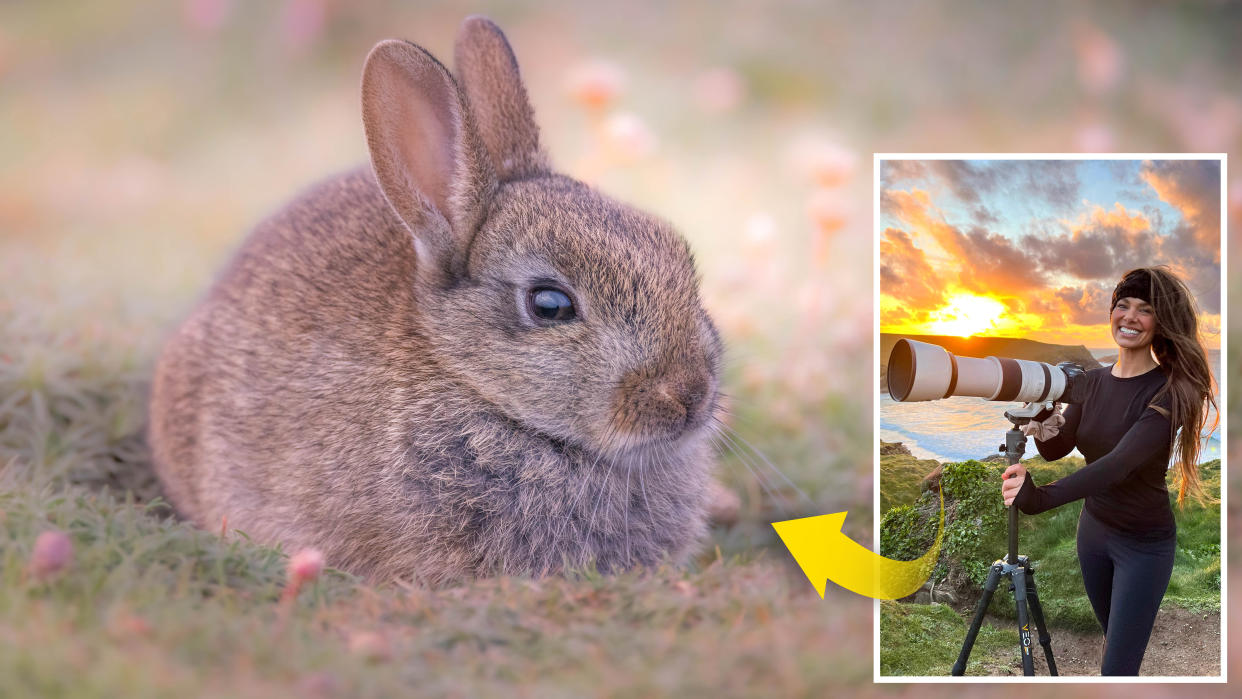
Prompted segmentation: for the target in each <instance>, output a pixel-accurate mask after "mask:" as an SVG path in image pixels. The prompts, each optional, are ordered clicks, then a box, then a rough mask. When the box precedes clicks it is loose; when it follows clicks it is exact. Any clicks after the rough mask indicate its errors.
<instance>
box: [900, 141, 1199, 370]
mask: <svg viewBox="0 0 1242 699" xmlns="http://www.w3.org/2000/svg"><path fill="white" fill-rule="evenodd" d="M1220 176H1221V175H1220V162H1219V161H1217V160H1161V161H1140V160H1056V161H1050V160H885V161H882V162H881V164H880V186H881V191H880V231H881V233H880V329H881V331H882V332H897V333H909V334H935V335H991V336H1001V337H1025V338H1028V339H1032V340H1040V341H1044V342H1055V343H1062V344H1083V345H1086V346H1087V347H1092V348H1104V347H1110V346H1112V345H1113V342H1112V340H1111V338H1110V335H1109V332H1108V314H1109V302H1110V299H1111V296H1112V290H1113V287H1114V286H1116V284H1117V281H1118V280H1119V279H1120V278H1121V275H1122V273H1124V272H1125V271H1126V270H1129V269H1133V268H1134V267H1146V266H1151V265H1155V264H1167V265H1169V266H1170V267H1171V268H1172V269H1173V271H1174V272H1175V273H1177V274H1178V275H1179V276H1180V277H1181V278H1182V279H1183V280H1184V281H1185V282H1186V283H1187V285H1188V286H1189V287H1190V290H1191V291H1192V292H1193V293H1194V294H1195V296H1196V299H1197V300H1198V303H1199V308H1200V311H1201V312H1202V316H1201V317H1200V327H1201V328H1202V329H1203V331H1204V340H1205V341H1206V342H1207V344H1208V346H1209V347H1212V348H1217V347H1219V346H1220V319H1221V316H1220V303H1221V300H1220V259H1221V256H1220V241H1221V220H1220V211H1221V202H1220Z"/></svg>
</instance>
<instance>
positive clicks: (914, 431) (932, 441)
mask: <svg viewBox="0 0 1242 699" xmlns="http://www.w3.org/2000/svg"><path fill="white" fill-rule="evenodd" d="M1091 354H1092V356H1094V357H1095V358H1096V359H1097V360H1105V359H1108V361H1101V363H1103V364H1106V365H1107V364H1110V363H1111V359H1109V358H1111V357H1115V356H1116V354H1117V349H1116V348H1115V347H1114V348H1112V349H1099V350H1091ZM1208 361H1209V362H1210V363H1211V365H1212V372H1213V375H1215V376H1216V377H1217V380H1218V381H1219V379H1220V375H1221V374H1220V351H1219V350H1208ZM1216 402H1217V403H1218V404H1219V403H1220V395H1219V393H1218V394H1217V396H1216ZM1015 405H1017V404H1016V403H1004V402H993V401H988V400H983V399H982V398H969V397H962V396H954V397H952V398H945V399H943V400H933V401H921V402H915V403H898V402H897V401H895V400H893V399H892V398H890V397H889V395H888V392H887V391H881V392H880V439H881V440H883V441H885V442H901V443H902V444H904V445H905V446H906V448H908V449H909V450H910V453H911V454H913V455H914V456H915V457H917V458H920V459H935V460H937V461H965V460H967V459H982V458H984V457H986V456H989V455H992V454H995V453H997V452H998V451H999V449H998V447H999V446H1000V445H1001V444H1003V443H1004V442H1005V433H1006V432H1008V431H1009V428H1010V427H1011V425H1010V423H1009V421H1008V420H1006V419H1005V411H1006V410H1008V409H1010V408H1012V407H1014V406H1015ZM1215 419H1216V415H1215V413H1214V412H1213V413H1212V414H1209V415H1208V425H1209V426H1210V425H1211V424H1212V422H1213V421H1214V420H1215ZM1220 437H1221V429H1220V427H1217V429H1216V431H1215V432H1213V433H1212V434H1210V435H1204V443H1203V449H1202V451H1201V456H1200V460H1201V461H1211V460H1212V459H1219V458H1220ZM1035 453H1036V452H1035V445H1034V443H1032V442H1030V441H1029V440H1028V442H1027V453H1026V455H1027V456H1028V457H1029V456H1032V455H1034V454H1035ZM1071 454H1072V455H1074V456H1081V454H1079V453H1078V450H1077V449H1075V450H1074V451H1073V452H1071Z"/></svg>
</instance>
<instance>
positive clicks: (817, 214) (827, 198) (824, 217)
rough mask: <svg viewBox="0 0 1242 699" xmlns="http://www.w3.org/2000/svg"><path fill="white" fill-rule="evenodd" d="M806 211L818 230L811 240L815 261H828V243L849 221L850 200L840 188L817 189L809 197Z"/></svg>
mask: <svg viewBox="0 0 1242 699" xmlns="http://www.w3.org/2000/svg"><path fill="white" fill-rule="evenodd" d="M806 213H807V216H809V217H810V219H811V221H812V222H813V223H814V224H815V230H816V235H815V237H814V238H813V239H812V241H811V255H812V256H813V259H814V260H815V262H817V263H825V262H827V261H828V258H827V255H828V243H829V242H830V241H831V239H832V237H833V235H834V234H835V233H836V232H837V231H839V230H841V229H842V228H844V227H845V224H846V223H848V222H849V219H850V203H849V200H848V199H846V197H845V196H844V195H843V194H842V193H841V192H840V191H839V190H833V189H817V190H815V191H814V192H812V193H811V196H810V198H808V199H807V202H806Z"/></svg>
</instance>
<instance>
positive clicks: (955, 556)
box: [880, 456, 1221, 675]
mask: <svg viewBox="0 0 1242 699" xmlns="http://www.w3.org/2000/svg"><path fill="white" fill-rule="evenodd" d="M905 458H908V457H905ZM890 459H891V460H892V461H893V462H894V464H895V465H894V468H893V472H894V473H896V472H898V471H899V470H900V469H901V468H903V467H904V463H903V457H888V456H885V457H883V458H882V459H881V470H882V472H883V471H884V470H886V469H887V468H888V462H889V460H890ZM1024 463H1026V465H1027V468H1028V469H1030V470H1031V473H1032V475H1033V476H1034V478H1035V479H1036V481H1037V482H1043V483H1046V482H1050V481H1053V480H1056V479H1057V478H1059V477H1061V476H1063V475H1065V474H1067V473H1070V472H1072V471H1073V470H1076V469H1078V468H1081V467H1082V466H1083V462H1082V459H1061V460H1059V461H1056V462H1052V463H1047V462H1044V461H1043V460H1042V459H1039V458H1034V459H1031V460H1029V461H1027V462H1024ZM1200 468H1201V472H1202V476H1203V483H1204V487H1205V490H1206V491H1207V494H1208V495H1209V498H1210V499H1209V501H1207V502H1204V503H1192V502H1190V501H1189V500H1188V502H1187V505H1186V506H1185V507H1184V508H1178V507H1177V506H1176V505H1174V509H1173V511H1174V516H1175V518H1176V520H1177V526H1178V548H1177V554H1176V557H1175V558H1174V564H1173V576H1172V580H1171V581H1170V583H1169V589H1168V592H1167V593H1166V594H1165V597H1164V601H1163V603H1162V608H1166V609H1167V608H1172V607H1181V608H1183V609H1189V610H1192V611H1197V612H1208V613H1219V612H1220V609H1221V604H1220V601H1221V579H1220V570H1221V557H1220V541H1221V527H1220V524H1221V523H1220V504H1219V502H1218V499H1219V497H1220V461H1219V460H1214V461H1211V462H1208V463H1205V464H1203V465H1201V467H1200ZM1003 469H1004V466H1003V465H1001V464H995V465H982V464H978V463H976V462H967V463H964V464H948V465H946V467H945V472H944V476H943V479H942V481H941V482H942V484H945V487H946V491H945V499H946V514H945V527H946V537H945V544H944V546H943V548H942V554H941V559H940V563H939V566H938V568H937V570H936V573H935V575H936V577H937V579H938V580H941V581H945V582H946V584H947V585H949V586H950V587H951V588H954V589H955V590H956V592H958V593H959V598H961V599H963V600H964V601H965V602H967V603H969V605H971V606H973V604H974V601H975V600H977V599H978V596H979V594H980V593H981V592H982V586H981V583H982V581H983V576H984V575H985V574H986V571H987V567H988V566H990V565H991V562H992V561H993V560H995V559H996V558H1000V557H1001V556H1003V555H1004V553H1005V551H1004V547H1005V542H1004V535H1005V524H1004V522H1005V519H1004V518H1005V516H1006V515H1005V510H1004V506H1003V504H1002V503H1001V499H1000V494H999V482H1000V474H1001V472H1002V471H1003ZM959 472H962V473H965V474H969V475H968V476H967V477H966V480H963V477H962V476H959V475H958V474H959ZM992 481H995V484H996V485H995V490H996V492H995V494H994V495H993V494H992V493H991V491H986V490H985V489H986V488H991V487H993V484H992ZM1170 490H1172V484H1171V483H1170ZM978 493H983V495H978ZM962 497H965V498H966V499H965V501H962V500H961V499H960V498H962ZM937 504H938V501H933V498H932V497H931V494H929V493H925V494H924V495H923V496H921V497H920V499H919V500H918V501H917V503H916V506H915V507H913V508H910V507H898V508H896V509H894V510H891V511H889V512H887V513H886V514H885V517H884V519H883V521H882V524H881V528H882V541H883V542H884V543H885V550H889V549H891V550H892V551H893V553H894V554H896V555H895V557H897V558H903V559H908V558H913V557H915V556H917V555H918V554H919V553H920V552H921V551H925V550H926V547H927V546H928V545H930V538H929V536H928V528H929V527H930V526H932V523H933V522H934V520H933V519H932V517H933V515H934V512H935V507H936V505H937ZM1082 507H1083V505H1082V502H1075V503H1070V504H1068V505H1066V506H1064V507H1059V508H1056V509H1055V510H1050V511H1048V512H1045V513H1043V514H1039V515H1034V516H1025V515H1024V516H1022V517H1021V518H1020V533H1019V551H1020V552H1021V553H1023V554H1025V555H1027V556H1029V557H1030V560H1031V563H1032V565H1033V566H1034V568H1035V571H1036V580H1037V582H1038V586H1039V596H1040V601H1041V603H1042V605H1043V608H1044V614H1045V618H1046V619H1047V622H1048V625H1049V628H1050V629H1066V630H1070V631H1075V632H1081V633H1095V632H1098V630H1099V622H1098V621H1097V620H1096V618H1095V613H1094V612H1093V611H1092V609H1091V603H1090V601H1089V600H1088V599H1087V596H1086V592H1085V590H1084V588H1083V582H1082V574H1081V571H1080V568H1079V565H1078V554H1077V544H1076V535H1077V528H1078V517H1079V514H1080V513H1081V511H1082ZM963 508H968V509H963ZM967 511H968V512H970V515H969V517H970V518H971V519H970V520H969V521H968V522H961V521H960V520H959V519H958V516H959V513H961V512H967ZM980 517H981V518H982V519H983V520H986V521H988V522H991V523H992V525H993V526H992V527H990V528H989V527H986V526H985V527H983V528H984V529H990V531H983V532H981V531H980V530H979V527H980ZM963 524H965V526H964V527H963V526H962V525H963ZM958 532H960V533H961V536H962V539H961V541H960V542H957V545H956V548H955V540H954V537H955V535H956V533H958ZM889 555H893V554H889ZM964 606H965V605H964ZM920 607H922V605H912V604H899V603H892V604H889V603H886V604H885V606H884V607H882V612H883V614H884V615H886V616H892V617H893V620H892V621H891V623H890V622H889V621H886V620H885V619H884V618H883V617H882V620H881V629H882V631H881V634H882V635H881V643H880V648H881V657H882V658H883V657H888V658H889V660H888V667H889V668H890V670H891V671H892V674H897V675H920V674H944V673H945V672H946V671H947V668H948V667H949V666H950V665H951V664H952V662H953V660H954V659H955V658H956V655H955V654H954V655H953V657H950V658H948V665H944V664H943V662H944V660H945V658H944V656H945V654H946V653H948V652H949V651H947V650H945V649H944V648H942V647H941V645H942V641H943V638H960V637H961V636H962V634H964V633H965V628H966V626H965V621H962V623H961V624H960V628H957V627H954V626H953V624H955V623H957V622H956V621H954V619H955V617H956V615H953V613H952V611H951V610H927V609H922V610H920ZM988 611H989V614H991V615H994V616H996V617H999V618H1003V619H1013V618H1014V617H1015V615H1016V612H1015V608H1014V603H1013V598H1012V595H1011V594H1010V593H1008V592H1006V591H1005V589H1004V586H1002V589H1001V590H1000V591H999V594H997V595H996V596H995V597H993V600H992V603H991V605H990V606H989V608H988ZM910 615H913V616H910ZM937 624H939V625H940V626H937ZM886 628H892V629H893V633H894V635H893V637H892V638H891V639H890V637H889V635H888V631H885V630H883V629H886ZM985 628H986V625H985ZM935 629H940V630H941V631H944V632H945V633H950V632H953V634H956V635H952V634H950V635H948V636H944V637H938V636H937V635H936V633H935V631H934V630H935ZM1001 645H1004V643H1002V644H1001ZM890 647H891V650H892V652H891V653H890ZM898 649H900V651H898ZM972 657H976V655H972ZM977 657H989V656H988V652H987V651H986V650H984V651H983V652H982V653H980V654H977ZM928 668H931V669H928ZM925 670H926V672H925ZM886 674H887V672H886Z"/></svg>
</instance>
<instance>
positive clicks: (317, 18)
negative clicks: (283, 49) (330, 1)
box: [280, 0, 328, 49]
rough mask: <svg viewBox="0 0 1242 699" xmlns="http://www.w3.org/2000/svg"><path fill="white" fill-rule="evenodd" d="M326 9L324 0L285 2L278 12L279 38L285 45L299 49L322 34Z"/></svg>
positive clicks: (289, 0)
mask: <svg viewBox="0 0 1242 699" xmlns="http://www.w3.org/2000/svg"><path fill="white" fill-rule="evenodd" d="M327 15H328V7H327V3H326V2H325V0H286V2H285V4H284V7H282V8H281V12H280V38H281V40H282V41H284V43H285V45H287V46H289V47H291V48H295V49H300V48H304V47H306V46H309V45H311V44H313V43H314V42H315V40H316V39H318V38H319V36H320V35H321V34H323V29H324V25H325V24H326V20H327Z"/></svg>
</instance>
